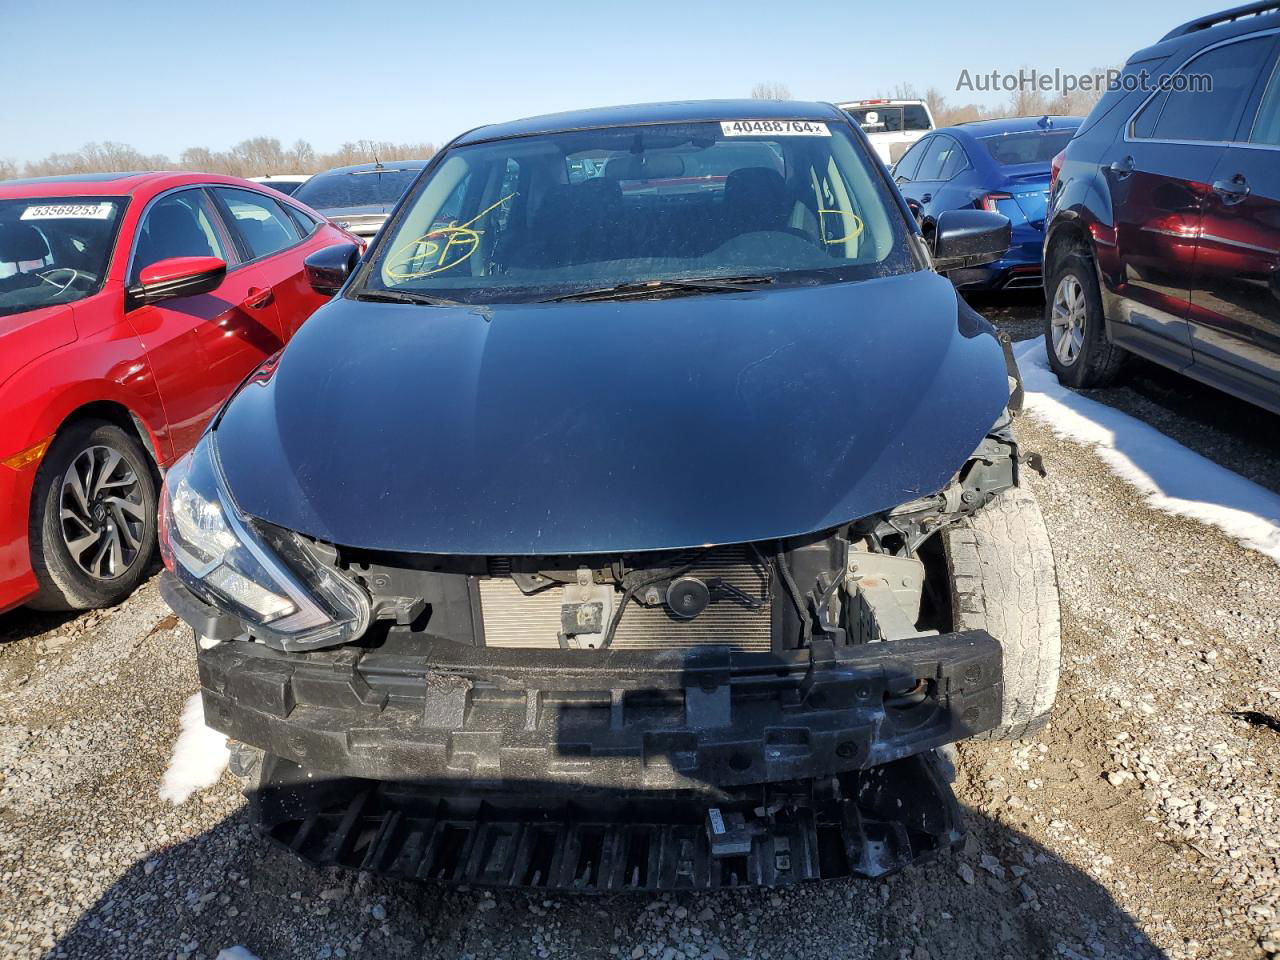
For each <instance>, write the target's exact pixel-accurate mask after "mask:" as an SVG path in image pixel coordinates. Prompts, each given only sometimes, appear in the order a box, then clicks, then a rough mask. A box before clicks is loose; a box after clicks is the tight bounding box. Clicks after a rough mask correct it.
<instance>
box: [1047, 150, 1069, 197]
mask: <svg viewBox="0 0 1280 960" xmlns="http://www.w3.org/2000/svg"><path fill="white" fill-rule="evenodd" d="M1066 158H1067V151H1066V150H1062V151H1061V152H1059V154H1058V155H1057V156H1056V157H1054V158H1053V159H1052V160H1050V161H1049V196H1050V197H1052V196H1053V192H1054V190H1056V189H1057V187H1058V174H1060V173H1062V161H1063V160H1065V159H1066Z"/></svg>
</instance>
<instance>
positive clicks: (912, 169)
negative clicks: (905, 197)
mask: <svg viewBox="0 0 1280 960" xmlns="http://www.w3.org/2000/svg"><path fill="white" fill-rule="evenodd" d="M931 143H933V137H926V138H925V139H923V140H921V141H920V142H919V143H917V144H916V145H915V146H913V147H912V148H911V149H910V150H908V151H907V152H906V153H904V154H903V155H902V159H901V160H899V161H898V165H897V166H896V167H894V168H893V175H894V176H895V177H897V178H898V179H900V180H914V179H916V170H918V169H919V167H920V161H921V160H922V159H923V158H924V155H925V153H927V152H928V150H929V144H931Z"/></svg>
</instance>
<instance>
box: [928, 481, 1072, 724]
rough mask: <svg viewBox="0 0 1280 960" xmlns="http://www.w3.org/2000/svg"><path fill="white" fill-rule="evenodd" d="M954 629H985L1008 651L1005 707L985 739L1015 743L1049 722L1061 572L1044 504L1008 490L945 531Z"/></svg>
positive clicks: (1057, 659)
mask: <svg viewBox="0 0 1280 960" xmlns="http://www.w3.org/2000/svg"><path fill="white" fill-rule="evenodd" d="M942 542H943V548H944V550H945V554H946V558H947V572H948V574H949V575H950V581H951V616H952V622H953V626H954V629H956V630H985V631H987V632H988V633H990V634H991V636H993V637H995V638H996V639H997V640H999V641H1000V644H1001V645H1002V647H1003V648H1004V710H1003V714H1002V716H1001V723H1000V726H999V727H997V728H996V729H994V730H992V731H991V732H990V733H988V734H986V735H985V736H986V737H988V738H992V739H998V740H1018V739H1021V738H1022V737H1026V736H1030V735H1031V734H1034V733H1036V732H1037V731H1038V730H1040V729H1041V728H1042V727H1044V725H1045V724H1046V723H1047V722H1048V720H1049V714H1050V712H1051V711H1052V710H1053V703H1054V700H1055V699H1056V698H1057V693H1058V671H1059V662H1060V659H1061V649H1062V618H1061V612H1060V610H1059V607H1058V574H1057V568H1056V566H1055V564H1054V560H1053V549H1052V547H1051V546H1050V544H1049V531H1048V529H1047V528H1046V527H1045V523H1044V517H1043V516H1042V515H1041V513H1040V504H1039V503H1038V502H1037V501H1036V498H1035V495H1034V494H1032V493H1031V491H1029V490H1026V489H1025V488H1022V487H1014V488H1013V489H1010V490H1006V491H1004V492H1003V493H1001V494H1000V495H999V496H997V497H996V498H995V500H993V501H992V502H991V503H989V504H988V505H987V506H985V507H983V508H982V509H981V510H979V511H978V512H977V513H976V514H974V515H973V516H972V517H968V518H967V519H965V520H963V521H961V522H959V523H956V524H953V525H952V526H951V527H949V528H947V529H946V530H945V531H944V532H943V540H942Z"/></svg>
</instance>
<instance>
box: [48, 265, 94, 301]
mask: <svg viewBox="0 0 1280 960" xmlns="http://www.w3.org/2000/svg"><path fill="white" fill-rule="evenodd" d="M59 273H61V274H69V276H68V277H67V280H66V282H65V283H59V282H58V281H57V280H55V279H54V278H53V277H52V276H50V275H51V274H59ZM36 276H37V277H39V278H40V279H41V280H43V281H44V282H45V283H47V284H49V285H50V286H53V287H57V288H58V292H57V293H55V294H54V296H55V297H56V296H59V295H61V294H63V293H66V292H67V290H68V289H70V288H71V286H72V285H74V284H77V283H83V287H82V289H88V288H89V287H91V286H93V278H92V277H90V276H89V274H87V273H81V272H80V271H79V270H77V269H76V268H75V267H50V268H49V269H48V270H38V271H36Z"/></svg>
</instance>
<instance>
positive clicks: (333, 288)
mask: <svg viewBox="0 0 1280 960" xmlns="http://www.w3.org/2000/svg"><path fill="white" fill-rule="evenodd" d="M359 260H360V248H359V247H358V246H357V245H356V244H354V243H335V244H334V245H333V246H331V247H325V248H324V249H323V250H317V251H316V252H315V253H313V254H311V256H309V257H307V259H305V260H303V261H302V266H303V269H304V270H305V272H306V274H307V283H309V284H311V289H312V290H314V291H315V292H316V293H322V294H324V295H325V296H326V297H331V296H333V295H334V294H335V293H337V292H338V291H339V290H341V289H342V285H343V284H344V283H346V282H347V277H349V276H351V272H352V271H353V270H355V268H356V263H357V262H359Z"/></svg>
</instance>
